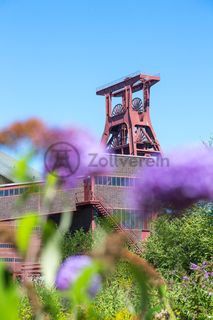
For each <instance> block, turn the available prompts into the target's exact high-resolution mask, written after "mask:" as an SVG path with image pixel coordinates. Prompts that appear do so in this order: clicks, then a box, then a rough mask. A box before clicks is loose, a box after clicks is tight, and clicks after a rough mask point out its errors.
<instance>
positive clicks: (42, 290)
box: [19, 281, 69, 320]
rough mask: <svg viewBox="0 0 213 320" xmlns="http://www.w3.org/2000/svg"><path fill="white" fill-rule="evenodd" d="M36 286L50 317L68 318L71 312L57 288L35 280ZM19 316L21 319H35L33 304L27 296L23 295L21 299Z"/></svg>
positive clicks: (53, 318)
mask: <svg viewBox="0 0 213 320" xmlns="http://www.w3.org/2000/svg"><path fill="white" fill-rule="evenodd" d="M34 286H35V289H36V292H37V294H38V297H39V299H40V300H41V301H42V303H43V308H44V312H46V313H48V314H49V315H50V319H52V320H66V319H67V318H68V315H69V314H68V312H67V308H66V305H65V304H63V301H62V299H61V296H60V294H59V293H58V292H57V291H56V290H55V289H47V288H46V286H45V285H44V283H43V282H41V281H34ZM19 317H20V320H33V319H34V317H33V314H32V310H31V304H30V302H29V299H28V298H27V297H26V296H22V298H21V300H20V306H19Z"/></svg>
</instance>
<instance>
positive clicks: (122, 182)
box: [121, 178, 124, 187]
mask: <svg viewBox="0 0 213 320" xmlns="http://www.w3.org/2000/svg"><path fill="white" fill-rule="evenodd" d="M121 186H122V187H124V178H121Z"/></svg>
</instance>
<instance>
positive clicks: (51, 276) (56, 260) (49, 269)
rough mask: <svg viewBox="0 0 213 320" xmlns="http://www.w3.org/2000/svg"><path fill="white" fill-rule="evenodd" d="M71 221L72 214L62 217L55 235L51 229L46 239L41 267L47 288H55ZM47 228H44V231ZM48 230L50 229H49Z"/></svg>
mask: <svg viewBox="0 0 213 320" xmlns="http://www.w3.org/2000/svg"><path fill="white" fill-rule="evenodd" d="M70 221H71V213H69V212H66V213H63V215H62V216H61V221H60V225H59V227H58V229H57V230H56V231H55V233H52V231H53V229H51V228H50V234H49V236H48V237H47V238H46V240H47V241H46V244H45V246H44V248H43V250H42V254H41V267H42V273H43V276H44V281H45V284H46V285H47V287H49V288H51V287H53V286H54V283H55V277H56V272H57V270H58V268H59V265H60V263H61V258H62V250H61V243H62V241H63V236H64V234H65V233H66V232H67V231H68V230H69V226H70ZM45 229H46V228H45V227H44V230H45ZM47 229H48V227H47Z"/></svg>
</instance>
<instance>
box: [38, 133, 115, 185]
mask: <svg viewBox="0 0 213 320" xmlns="http://www.w3.org/2000/svg"><path fill="white" fill-rule="evenodd" d="M42 148H43V149H44V151H45V172H44V175H46V174H48V173H51V172H52V173H54V174H56V175H57V176H58V177H59V180H60V182H61V184H62V186H63V187H65V188H69V187H73V186H75V185H76V184H77V183H78V181H79V178H87V177H88V176H90V175H95V174H100V173H106V172H108V170H109V165H108V164H106V162H107V159H106V161H105V162H104V161H102V162H101V161H100V159H103V157H104V148H103V147H102V146H101V145H100V143H99V142H97V141H96V140H95V139H94V137H92V136H91V135H90V134H88V132H85V131H83V130H81V129H70V130H66V129H64V130H61V129H54V130H49V131H48V133H46V139H45V141H44V142H43V145H42ZM92 160H93V161H92ZM105 164H106V165H105Z"/></svg>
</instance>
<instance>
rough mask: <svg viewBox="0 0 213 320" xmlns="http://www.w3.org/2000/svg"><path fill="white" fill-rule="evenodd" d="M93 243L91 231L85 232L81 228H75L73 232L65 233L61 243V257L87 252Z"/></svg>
mask: <svg viewBox="0 0 213 320" xmlns="http://www.w3.org/2000/svg"><path fill="white" fill-rule="evenodd" d="M92 244H93V238H92V232H91V231H90V232H87V233H85V232H84V230H83V229H80V230H76V231H75V232H74V233H73V234H71V233H67V234H66V235H65V236H64V239H63V244H62V256H63V259H65V258H67V257H69V256H72V255H76V254H85V253H88V252H89V251H90V250H91V248H92Z"/></svg>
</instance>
